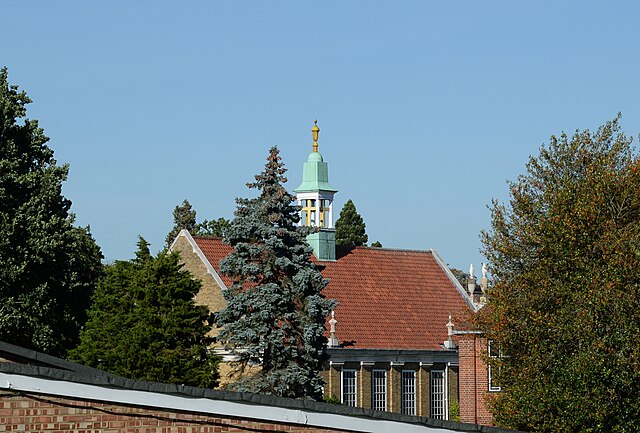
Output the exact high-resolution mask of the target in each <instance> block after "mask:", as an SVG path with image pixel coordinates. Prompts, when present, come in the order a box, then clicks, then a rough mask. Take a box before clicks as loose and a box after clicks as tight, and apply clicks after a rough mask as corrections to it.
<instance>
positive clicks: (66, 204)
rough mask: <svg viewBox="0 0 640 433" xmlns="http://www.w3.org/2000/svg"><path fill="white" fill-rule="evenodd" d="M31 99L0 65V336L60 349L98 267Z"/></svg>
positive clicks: (96, 251) (72, 341)
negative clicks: (30, 111)
mask: <svg viewBox="0 0 640 433" xmlns="http://www.w3.org/2000/svg"><path fill="white" fill-rule="evenodd" d="M30 102H31V99H30V98H29V97H28V96H27V94H26V93H25V92H24V91H18V87H17V86H14V85H9V83H8V74H7V69H6V68H3V69H1V70H0V338H1V339H2V340H3V341H6V342H10V343H14V344H18V345H20V346H23V347H27V348H31V349H35V350H39V351H42V352H45V353H48V354H51V355H56V356H64V355H65V354H66V352H67V350H68V349H70V348H71V347H74V346H75V345H76V344H77V342H78V333H79V330H80V327H81V326H82V324H83V323H84V322H85V320H86V315H85V310H86V308H87V307H88V302H89V299H90V297H91V293H92V291H93V289H94V287H95V284H96V282H97V280H98V278H99V277H100V275H101V273H102V264H101V259H102V253H101V252H100V248H99V247H98V246H97V244H96V242H95V241H94V239H93V237H92V236H91V233H90V230H89V228H88V227H87V228H78V227H74V226H73V222H74V215H73V214H72V213H71V212H70V208H71V201H69V200H68V199H66V198H65V197H64V196H63V195H62V182H64V181H65V180H67V175H68V171H69V167H68V166H67V165H61V166H60V165H58V164H57V162H56V160H55V159H54V157H53V150H52V149H51V148H49V147H48V146H47V144H46V143H47V142H48V141H49V139H48V138H47V137H46V136H45V135H44V131H43V129H42V128H40V127H39V126H38V122H37V121H36V120H30V119H24V120H22V119H23V118H24V117H25V116H26V105H27V104H29V103H30Z"/></svg>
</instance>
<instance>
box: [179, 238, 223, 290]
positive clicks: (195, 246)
mask: <svg viewBox="0 0 640 433" xmlns="http://www.w3.org/2000/svg"><path fill="white" fill-rule="evenodd" d="M180 237H184V238H185V239H186V240H187V242H188V243H189V245H190V246H191V248H192V249H193V252H194V253H195V254H196V255H197V256H198V258H199V259H200V261H202V264H203V265H204V266H205V268H206V269H207V273H208V274H209V275H211V276H212V277H213V279H214V280H215V281H216V283H218V286H220V289H221V290H222V291H225V290H227V286H226V284H224V282H223V281H222V278H220V274H218V272H217V271H216V269H215V268H214V267H213V265H212V264H211V262H209V260H208V259H207V257H206V256H205V254H204V253H203V252H202V249H201V248H200V246H199V245H198V243H197V242H196V241H195V239H193V236H191V233H189V231H188V230H186V229H182V230H180V233H178V236H176V238H175V239H174V240H173V242H172V243H171V246H170V247H169V251H173V248H174V246H175V244H176V242H177V241H178V239H179V238H180Z"/></svg>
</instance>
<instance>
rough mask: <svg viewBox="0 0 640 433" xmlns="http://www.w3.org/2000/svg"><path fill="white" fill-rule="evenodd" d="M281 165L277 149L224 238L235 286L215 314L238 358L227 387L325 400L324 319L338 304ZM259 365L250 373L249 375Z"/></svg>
mask: <svg viewBox="0 0 640 433" xmlns="http://www.w3.org/2000/svg"><path fill="white" fill-rule="evenodd" d="M285 172H286V169H285V168H284V165H283V163H282V161H281V159H280V156H279V151H278V149H277V148H276V147H273V148H271V149H270V152H269V157H268V162H267V164H266V165H265V169H264V171H263V172H262V173H260V174H258V175H256V177H255V179H256V180H255V182H253V183H249V184H247V186H248V187H249V188H255V189H257V190H259V191H260V196H259V197H257V198H255V199H237V204H238V208H237V210H236V212H235V219H234V220H233V221H232V223H231V227H230V228H229V229H228V230H227V233H226V238H225V240H226V242H227V243H229V244H230V245H231V246H233V247H234V249H235V251H234V252H232V253H231V254H230V255H229V256H227V257H226V258H225V259H223V260H222V261H221V262H220V271H221V272H222V273H223V274H225V275H227V276H229V277H230V278H231V279H232V281H233V284H232V286H231V287H230V289H229V290H227V291H226V292H225V298H226V300H227V304H228V305H227V307H226V308H225V309H224V310H222V311H220V312H219V313H218V315H217V324H218V326H221V327H223V330H222V331H221V333H220V334H219V336H218V340H219V341H220V342H221V343H223V344H224V345H225V346H226V347H227V348H228V349H231V350H234V351H235V353H236V354H237V356H238V362H237V364H236V366H237V369H238V372H239V373H245V374H244V375H243V376H242V377H241V379H240V380H239V381H238V382H236V383H235V384H234V385H232V388H233V389H235V390H237V391H250V392H257V393H264V394H271V395H277V396H282V397H292V398H300V397H311V398H314V399H318V400H319V399H321V398H322V384H323V382H322V379H321V378H320V377H319V376H318V371H319V370H320V369H321V367H322V363H323V361H324V357H325V353H324V348H325V345H326V338H325V337H324V335H323V334H324V329H325V320H326V317H327V316H328V315H329V313H330V311H331V309H333V308H334V307H335V302H334V301H332V300H328V299H325V297H324V296H323V295H322V293H321V292H322V289H323V288H324V287H325V286H326V285H327V283H328V281H327V280H325V279H323V278H322V275H321V274H320V270H321V268H320V267H319V266H318V265H316V264H314V263H313V262H312V261H311V253H312V249H311V247H310V246H309V244H308V243H307V242H306V239H305V238H306V236H307V235H308V234H309V229H308V228H306V227H302V226H298V225H297V223H298V221H299V215H298V207H297V206H295V205H294V204H293V200H294V197H293V196H292V195H291V194H289V193H288V192H287V190H286V189H285V188H284V186H283V183H285V182H286V181H287V179H286V178H285V177H284V173H285ZM252 366H259V367H260V368H259V369H257V370H258V372H257V373H255V374H246V373H247V372H248V371H250V370H252V369H251V367H252Z"/></svg>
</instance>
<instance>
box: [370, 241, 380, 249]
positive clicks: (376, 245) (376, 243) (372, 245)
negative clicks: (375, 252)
mask: <svg viewBox="0 0 640 433" xmlns="http://www.w3.org/2000/svg"><path fill="white" fill-rule="evenodd" d="M371 247H372V248H382V244H381V243H380V241H375V242H374V243H372V244H371Z"/></svg>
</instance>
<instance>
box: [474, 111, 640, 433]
mask: <svg viewBox="0 0 640 433" xmlns="http://www.w3.org/2000/svg"><path fill="white" fill-rule="evenodd" d="M618 120H619V118H616V119H614V120H613V121H611V122H607V123H605V124H604V125H603V126H602V127H600V128H599V129H598V131H597V132H596V133H591V132H590V131H588V130H587V131H576V133H575V134H574V135H573V136H572V137H569V136H567V135H565V134H564V133H563V134H562V135H561V136H560V137H555V136H552V137H551V140H550V142H549V144H548V145H546V146H543V147H542V148H541V149H540V154H539V155H538V156H536V157H531V159H530V160H529V163H528V164H527V167H526V173H524V174H523V175H521V176H519V178H518V180H517V181H516V182H513V183H511V185H510V189H511V200H510V202H509V203H508V204H507V205H503V204H498V203H494V205H493V209H492V228H491V231H490V232H487V233H484V235H483V243H484V248H485V253H486V255H487V257H488V258H489V269H490V271H491V273H492V277H493V288H492V289H491V290H490V292H489V293H490V296H489V300H488V303H487V305H486V306H485V307H484V308H483V310H481V312H480V315H479V316H478V319H479V325H480V328H481V329H482V330H484V331H485V332H486V335H487V337H488V338H490V339H492V340H494V342H493V346H492V347H497V348H499V349H500V351H501V353H502V354H503V357H502V360H494V361H491V362H492V363H494V364H496V365H494V367H497V368H494V369H493V371H494V372H495V373H498V372H499V373H498V379H499V381H500V384H501V386H502V392H501V393H499V394H497V395H494V396H493V398H492V400H491V401H492V407H493V410H494V413H495V419H496V421H497V422H498V423H499V424H500V425H502V426H505V427H510V428H515V429H519V430H520V429H521V430H526V431H538V432H576V431H581V432H636V431H639V430H640V401H639V400H638V395H640V362H639V360H640V346H639V345H638V342H637V338H638V335H640V273H639V272H638V269H640V247H639V245H640V194H638V191H640V157H639V155H638V153H637V151H636V150H635V149H634V148H633V147H632V146H631V139H629V138H627V137H626V136H625V134H624V133H622V132H621V131H620V128H619V125H618ZM497 353H500V352H497Z"/></svg>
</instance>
